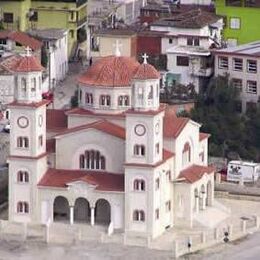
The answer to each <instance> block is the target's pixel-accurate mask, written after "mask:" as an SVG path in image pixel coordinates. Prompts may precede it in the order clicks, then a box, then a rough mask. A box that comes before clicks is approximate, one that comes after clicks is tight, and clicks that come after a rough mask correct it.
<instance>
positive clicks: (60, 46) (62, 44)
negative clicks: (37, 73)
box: [28, 29, 68, 88]
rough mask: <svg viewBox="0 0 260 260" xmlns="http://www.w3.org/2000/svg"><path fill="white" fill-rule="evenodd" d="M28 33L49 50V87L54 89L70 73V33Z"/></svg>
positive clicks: (56, 31)
mask: <svg viewBox="0 0 260 260" xmlns="http://www.w3.org/2000/svg"><path fill="white" fill-rule="evenodd" d="M28 33H29V34H30V35H32V36H34V37H35V38H37V39H39V40H41V42H42V43H43V44H44V46H45V48H46V50H47V54H48V68H47V70H48V71H49V83H50V84H49V85H50V88H53V87H55V86H56V84H57V83H59V81H61V80H63V79H64V78H65V76H66V74H67V71H68V54H67V53H68V45H67V44H68V32H67V31H66V30H64V29H41V30H40V29H38V30H31V31H28Z"/></svg>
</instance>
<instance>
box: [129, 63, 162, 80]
mask: <svg viewBox="0 0 260 260" xmlns="http://www.w3.org/2000/svg"><path fill="white" fill-rule="evenodd" d="M159 78H160V73H159V72H158V71H157V70H156V69H155V67H154V66H152V65H150V64H148V63H143V64H141V65H139V68H138V69H137V71H136V73H135V75H134V79H137V80H138V79H139V80H147V79H159Z"/></svg>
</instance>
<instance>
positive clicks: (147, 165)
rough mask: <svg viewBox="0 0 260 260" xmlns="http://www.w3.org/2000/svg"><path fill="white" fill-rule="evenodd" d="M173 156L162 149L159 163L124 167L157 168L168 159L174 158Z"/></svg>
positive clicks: (133, 164)
mask: <svg viewBox="0 0 260 260" xmlns="http://www.w3.org/2000/svg"><path fill="white" fill-rule="evenodd" d="M174 156H175V154H174V153H172V152H170V151H168V150H165V149H163V159H162V160H161V161H160V162H157V163H155V164H147V163H125V166H134V167H152V168H155V167H158V166H160V165H162V164H163V163H165V162H166V161H167V160H168V159H170V158H172V157H174Z"/></svg>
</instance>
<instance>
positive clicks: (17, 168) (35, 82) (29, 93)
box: [8, 47, 47, 222]
mask: <svg viewBox="0 0 260 260" xmlns="http://www.w3.org/2000/svg"><path fill="white" fill-rule="evenodd" d="M13 71H14V73H15V86H14V92H15V95H14V96H15V99H14V102H13V103H11V104H9V108H10V111H11V118H10V125H11V131H10V156H9V160H8V162H9V220H12V221H18V222H31V221H37V219H39V216H37V212H39V210H38V208H37V207H38V203H37V202H38V200H37V199H38V192H37V184H38V182H39V180H40V179H41V177H42V176H43V174H44V173H45V172H46V170H47V159H46V104H47V103H46V101H43V100H42V96H41V94H42V89H41V88H42V86H41V85H42V71H43V67H42V66H41V64H40V62H39V60H38V59H37V58H36V57H34V56H32V55H31V53H30V49H29V48H28V47H27V48H26V55H25V56H21V57H20V58H19V60H18V62H17V64H15V66H14V68H13Z"/></svg>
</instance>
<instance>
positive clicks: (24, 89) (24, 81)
mask: <svg viewBox="0 0 260 260" xmlns="http://www.w3.org/2000/svg"><path fill="white" fill-rule="evenodd" d="M26 85H27V82H26V79H25V78H22V79H21V90H22V92H26Z"/></svg>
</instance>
